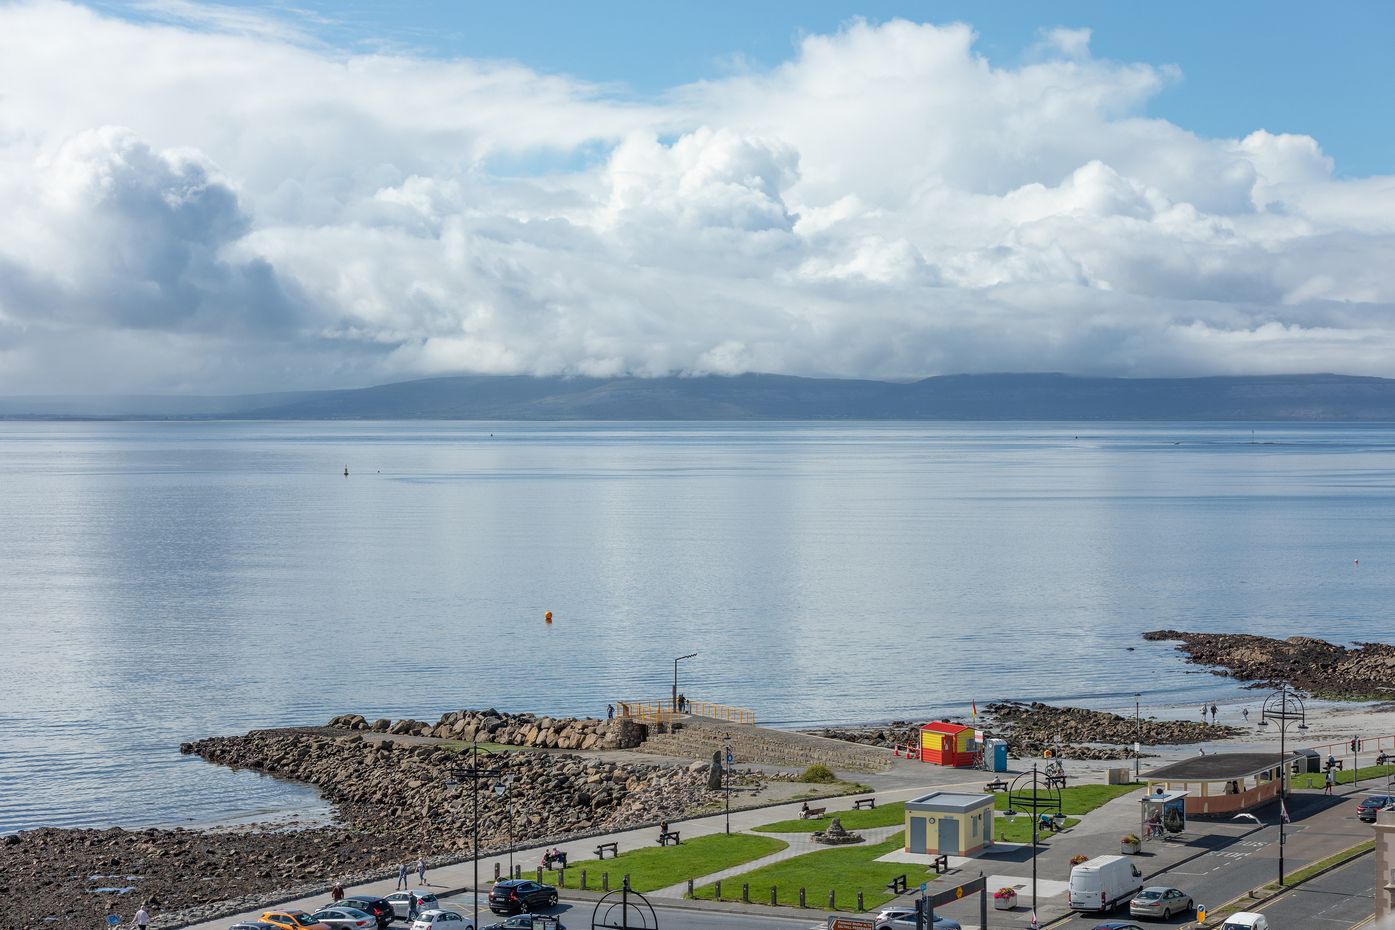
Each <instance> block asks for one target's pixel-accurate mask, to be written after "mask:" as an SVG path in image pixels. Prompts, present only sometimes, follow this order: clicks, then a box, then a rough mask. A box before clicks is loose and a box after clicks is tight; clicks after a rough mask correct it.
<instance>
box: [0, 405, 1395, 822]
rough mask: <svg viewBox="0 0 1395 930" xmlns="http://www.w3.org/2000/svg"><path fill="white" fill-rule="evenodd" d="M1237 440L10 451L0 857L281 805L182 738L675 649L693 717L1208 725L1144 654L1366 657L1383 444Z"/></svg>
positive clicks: (103, 430)
mask: <svg viewBox="0 0 1395 930" xmlns="http://www.w3.org/2000/svg"><path fill="white" fill-rule="evenodd" d="M1254 439H1255V441H1254V442H1252V441H1251V433H1250V425H1248V424H1244V425H1240V424H1171V425H1137V424H1128V425H1100V424H1045V425H1044V424H996V423H995V424H991V425H990V424H930V425H927V424H868V425H864V424H858V425H848V424H831V425H808V424H784V425H781V424H776V425H771V424H701V425H691V424H683V425H672V424H648V425H628V424H627V425H614V424H594V425H572V424H568V425H539V424H498V423H495V424H478V423H309V424H307V423H0V528H3V532H0V641H2V642H3V644H4V650H5V663H4V674H3V676H0V830H10V829H16V828H23V827H30V826H38V825H43V824H55V825H105V824H113V823H118V824H128V825H129V824H152V823H162V824H163V823H181V822H196V823H205V822H213V821H221V820H228V819H232V818H241V817H250V816H258V815H261V814H265V813H267V812H271V811H276V810H284V809H288V808H292V809H293V808H298V807H305V806H307V805H310V804H312V803H313V799H314V795H313V793H311V792H309V791H307V790H305V789H303V788H298V787H296V786H293V785H288V784H286V783H283V782H278V781H276V780H273V779H269V778H263V777H260V776H257V775H254V774H250V773H233V772H229V771H227V770H224V769H220V768H217V767H214V766H210V765H206V764H204V763H202V762H200V761H198V760H197V759H194V758H189V757H181V756H180V755H179V752H178V744H179V742H180V741H181V740H187V739H192V738H197V737H199V736H203V735H208V734H214V733H235V732H242V731H244V730H246V729H249V728H251V727H255V726H263V725H278V724H291V723H306V722H309V723H318V722H322V721H324V720H326V719H328V718H329V717H330V716H331V715H333V714H337V713H342V712H347V711H356V712H361V713H364V714H367V715H368V716H370V717H372V716H376V715H383V716H390V717H398V716H405V715H410V716H416V717H420V718H429V719H434V718H435V717H436V715H438V714H439V713H440V712H442V711H445V710H451V709H456V708H460V707H479V706H497V707H499V708H503V709H515V710H532V711H539V712H553V713H562V714H577V715H582V714H599V713H602V712H604V709H605V705H606V703H607V702H608V701H612V700H615V699H624V698H648V697H658V696H664V695H666V694H667V693H668V689H669V686H670V683H671V678H672V674H673V662H672V659H673V657H674V656H677V655H682V654H684V653H690V652H697V653H698V656H697V657H696V658H694V659H690V660H687V661H685V662H684V663H683V665H682V668H681V673H682V681H681V689H682V690H683V691H684V692H685V693H686V694H688V695H689V696H690V697H694V698H704V699H710V700H716V701H725V702H729V703H733V704H742V705H748V706H751V707H754V708H756V710H757V712H758V714H759V717H760V718H761V719H762V720H763V721H767V722H777V723H782V724H794V723H812V722H822V721H835V720H874V719H885V718H893V717H908V718H909V717H925V716H927V715H930V714H933V713H935V712H937V711H946V710H948V711H954V712H956V713H964V712H965V711H966V709H967V706H968V704H969V702H970V701H971V700H977V701H978V702H979V704H983V703H985V702H987V701H990V700H996V699H1002V698H1041V699H1046V700H1054V701H1072V702H1078V703H1083V704H1089V705H1093V706H1100V707H1117V708H1123V707H1125V706H1127V707H1129V709H1130V710H1131V709H1132V703H1133V701H1132V694H1133V692H1134V691H1135V690H1136V689H1138V688H1139V687H1141V688H1142V689H1143V690H1144V692H1145V698H1144V701H1145V704H1146V705H1147V706H1150V707H1154V708H1157V707H1163V706H1165V705H1189V704H1194V703H1197V702H1199V701H1200V700H1202V699H1221V700H1224V699H1225V698H1226V697H1227V695H1232V694H1234V689H1233V686H1231V685H1229V684H1227V683H1226V682H1224V681H1222V680H1220V679H1217V678H1215V677H1213V676H1210V675H1205V674H1198V673H1197V672H1196V671H1195V670H1194V669H1189V668H1188V667H1187V666H1185V665H1183V664H1182V663H1181V662H1180V661H1179V660H1178V659H1177V658H1176V657H1175V654H1174V653H1173V652H1172V650H1171V648H1170V647H1169V646H1166V645H1154V644H1146V643H1142V642H1140V641H1139V639H1138V634H1139V633H1140V632H1142V631H1144V630H1149V629H1154V628H1157V627H1177V628H1181V629H1191V630H1205V629H1216V630H1236V631H1256V632H1264V633H1270V634H1281V635H1287V634H1292V633H1315V634H1318V635H1322V636H1327V637H1331V638H1335V639H1338V640H1361V639H1384V638H1388V636H1389V634H1390V629H1391V626H1390V618H1389V610H1390V604H1391V593H1392V585H1391V582H1392V577H1393V576H1392V570H1393V569H1395V519H1392V518H1393V517H1395V429H1390V428H1385V427H1379V428H1377V427H1345V426H1323V427H1293V426H1271V427H1259V428H1257V429H1256V432H1255V435H1254ZM345 465H347V466H348V467H349V469H350V476H349V477H348V478H345V477H344V476H343V474H342V473H343V470H344V467H345ZM1355 559H1360V564H1359V565H1356V564H1354V562H1353V560H1355ZM546 610H551V611H553V612H554V614H555V616H556V622H555V623H554V624H553V625H552V626H550V627H549V626H545V625H544V624H543V622H542V616H543V612H544V611H546ZM1127 646H1135V647H1137V648H1136V651H1134V652H1128V651H1126V647H1127Z"/></svg>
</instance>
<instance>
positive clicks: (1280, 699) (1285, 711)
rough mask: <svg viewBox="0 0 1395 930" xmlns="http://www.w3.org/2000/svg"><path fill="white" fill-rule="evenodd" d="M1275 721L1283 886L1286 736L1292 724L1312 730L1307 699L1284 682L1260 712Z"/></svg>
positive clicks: (1281, 879)
mask: <svg viewBox="0 0 1395 930" xmlns="http://www.w3.org/2000/svg"><path fill="white" fill-rule="evenodd" d="M1271 720H1272V721H1274V723H1275V724H1276V725H1278V727H1279V886H1280V887H1282V886H1283V884H1284V841H1285V837H1284V825H1285V824H1286V823H1287V822H1288V804H1287V802H1285V800H1284V798H1285V797H1287V796H1288V768H1289V760H1288V749H1287V744H1286V743H1285V737H1286V736H1287V735H1288V725H1289V724H1290V723H1294V722H1297V724H1298V729H1300V730H1306V729H1308V713H1307V708H1305V707H1304V706H1303V699H1302V698H1300V697H1299V696H1298V695H1296V694H1294V693H1293V692H1292V691H1289V690H1288V686H1287V685H1280V686H1279V690H1278V691H1275V692H1274V693H1273V694H1271V695H1269V696H1268V697H1267V698H1265V699H1264V706H1263V707H1261V708H1260V711H1259V725H1260V726H1262V727H1267V726H1269V721H1271Z"/></svg>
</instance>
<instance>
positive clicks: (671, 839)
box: [658, 830, 679, 846]
mask: <svg viewBox="0 0 1395 930" xmlns="http://www.w3.org/2000/svg"><path fill="white" fill-rule="evenodd" d="M658 843H659V845H660V846H677V845H678V843H679V839H678V831H677V830H669V831H668V832H667V833H660V834H659V840H658Z"/></svg>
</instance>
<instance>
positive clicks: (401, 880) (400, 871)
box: [393, 862, 407, 891]
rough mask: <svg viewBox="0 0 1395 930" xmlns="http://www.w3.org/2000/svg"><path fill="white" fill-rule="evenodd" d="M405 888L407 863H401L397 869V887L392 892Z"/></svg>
mask: <svg viewBox="0 0 1395 930" xmlns="http://www.w3.org/2000/svg"><path fill="white" fill-rule="evenodd" d="M406 887H407V863H405V862H404V863H402V864H401V865H399V866H398V867H397V887H396V888H394V889H393V890H394V891H401V890H402V889H403V888H406Z"/></svg>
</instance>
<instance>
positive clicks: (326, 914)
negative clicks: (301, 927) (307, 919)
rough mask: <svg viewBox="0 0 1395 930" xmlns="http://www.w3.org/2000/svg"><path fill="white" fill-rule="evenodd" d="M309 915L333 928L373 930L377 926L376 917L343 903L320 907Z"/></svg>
mask: <svg viewBox="0 0 1395 930" xmlns="http://www.w3.org/2000/svg"><path fill="white" fill-rule="evenodd" d="M310 916H311V917H314V918H315V919H316V920H318V921H319V922H320V923H322V924H328V925H329V926H331V927H333V928H334V930H374V928H376V927H377V926H378V918H376V917H374V916H373V915H372V914H370V913H368V912H367V911H361V910H359V909H358V908H356V907H346V906H344V905H343V904H336V905H334V906H333V907H325V908H321V909H320V910H318V911H316V912H315V913H313V914H311V915H310Z"/></svg>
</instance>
